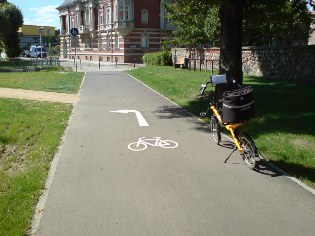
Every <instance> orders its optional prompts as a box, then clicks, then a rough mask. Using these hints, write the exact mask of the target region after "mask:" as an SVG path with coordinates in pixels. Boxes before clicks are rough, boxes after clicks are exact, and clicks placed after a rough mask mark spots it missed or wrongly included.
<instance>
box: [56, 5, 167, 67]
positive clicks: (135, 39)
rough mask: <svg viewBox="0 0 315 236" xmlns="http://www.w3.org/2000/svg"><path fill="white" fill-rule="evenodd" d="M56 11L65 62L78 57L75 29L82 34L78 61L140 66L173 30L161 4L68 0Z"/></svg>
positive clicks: (78, 49)
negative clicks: (72, 44)
mask: <svg viewBox="0 0 315 236" xmlns="http://www.w3.org/2000/svg"><path fill="white" fill-rule="evenodd" d="M168 3H169V4H171V0H168ZM57 9H58V10H59V16H60V24H61V36H60V37H61V38H60V46H61V57H63V58H74V55H75V49H74V48H73V47H71V44H70V40H71V35H70V32H69V31H70V29H72V28H77V29H78V31H79V35H78V37H79V46H78V47H77V50H76V55H77V59H82V60H97V61H98V60H101V61H105V62H115V61H116V60H117V61H118V62H134V60H136V62H140V61H141V59H142V56H143V54H144V53H146V52H152V51H158V50H159V49H160V47H161V43H162V41H163V40H164V39H166V38H167V37H170V35H171V31H172V30H173V26H172V25H171V24H170V23H169V21H168V17H167V13H166V11H165V9H164V7H163V4H162V1H161V0H65V1H64V3H63V4H62V5H60V6H59V7H58V8H57Z"/></svg>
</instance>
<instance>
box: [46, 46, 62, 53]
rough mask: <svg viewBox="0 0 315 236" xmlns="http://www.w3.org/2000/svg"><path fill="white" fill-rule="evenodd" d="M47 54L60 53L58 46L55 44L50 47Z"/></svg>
mask: <svg viewBox="0 0 315 236" xmlns="http://www.w3.org/2000/svg"><path fill="white" fill-rule="evenodd" d="M48 53H49V56H59V54H60V46H59V45H57V46H55V47H50V48H49V49H48Z"/></svg>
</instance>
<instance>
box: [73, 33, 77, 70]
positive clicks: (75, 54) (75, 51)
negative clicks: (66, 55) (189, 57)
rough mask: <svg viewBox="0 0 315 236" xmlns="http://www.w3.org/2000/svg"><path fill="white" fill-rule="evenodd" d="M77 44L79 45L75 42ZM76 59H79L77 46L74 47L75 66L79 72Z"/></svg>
mask: <svg viewBox="0 0 315 236" xmlns="http://www.w3.org/2000/svg"><path fill="white" fill-rule="evenodd" d="M75 37H77V36H75ZM75 43H77V42H75ZM76 58H77V46H76V45H75V47H74V64H75V72H78V69H77V63H76Z"/></svg>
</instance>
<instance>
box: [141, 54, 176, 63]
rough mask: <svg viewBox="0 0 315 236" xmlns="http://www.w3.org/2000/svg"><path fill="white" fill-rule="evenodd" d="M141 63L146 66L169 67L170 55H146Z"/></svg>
mask: <svg viewBox="0 0 315 236" xmlns="http://www.w3.org/2000/svg"><path fill="white" fill-rule="evenodd" d="M143 62H144V63H145V64H146V65H148V66H170V65H172V53H171V52H170V51H161V52H153V53H146V54H144V56H143Z"/></svg>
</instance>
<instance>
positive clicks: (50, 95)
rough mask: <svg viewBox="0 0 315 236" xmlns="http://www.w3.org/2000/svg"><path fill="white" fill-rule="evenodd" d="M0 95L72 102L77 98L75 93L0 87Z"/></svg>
mask: <svg viewBox="0 0 315 236" xmlns="http://www.w3.org/2000/svg"><path fill="white" fill-rule="evenodd" d="M0 97H3V98H18V99H27V100H35V101H46V102H61V103H72V104H74V103H76V102H77V101H78V100H79V96H78V95H76V94H67V93H54V92H44V91H34V90H26V89H11V88H0Z"/></svg>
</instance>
